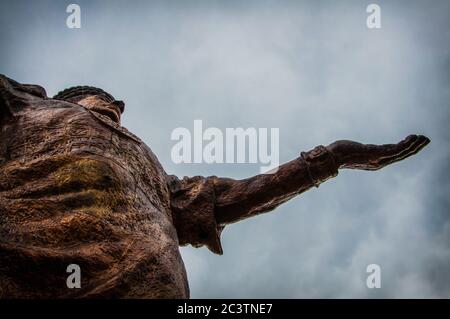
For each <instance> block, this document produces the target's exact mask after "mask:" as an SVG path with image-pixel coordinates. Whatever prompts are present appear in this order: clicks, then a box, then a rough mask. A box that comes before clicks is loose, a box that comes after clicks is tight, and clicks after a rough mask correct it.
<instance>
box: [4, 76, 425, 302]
mask: <svg viewBox="0 0 450 319" xmlns="http://www.w3.org/2000/svg"><path fill="white" fill-rule="evenodd" d="M123 111H124V103H123V102H122V101H116V100H115V99H114V98H113V97H112V96H111V95H110V94H108V93H106V92H104V91H103V90H101V89H98V88H93V87H86V86H84V87H74V88H70V89H67V90H64V91H62V92H60V93H58V94H57V95H56V96H54V97H53V98H48V97H47V95H46V93H45V90H44V89H43V88H42V87H40V86H37V85H26V84H20V83H17V82H16V81H14V80H11V79H9V78H7V77H5V76H3V75H1V76H0V128H1V129H0V296H1V297H3V298H80V297H83V298H126V297H131V298H132V297H135V298H187V297H189V288H188V282H187V278H186V273H185V268H184V264H183V261H182V259H181V257H180V253H179V245H187V244H191V245H193V246H195V247H199V246H202V245H205V246H207V247H208V248H209V249H210V250H211V251H212V252H214V253H216V254H222V248H221V244H220V233H221V231H222V229H223V228H224V227H225V226H226V225H228V224H232V223H235V222H237V221H240V220H242V219H245V218H249V217H252V216H256V215H258V214H261V213H265V212H268V211H271V210H273V209H274V208H276V207H277V206H278V205H280V204H282V203H284V202H285V201H287V200H289V199H290V198H292V197H294V196H296V195H298V194H300V193H302V192H304V191H306V190H308V189H310V188H311V187H313V186H318V185H319V184H320V183H322V182H324V181H326V180H327V179H329V178H331V177H334V176H336V175H337V174H338V169H343V168H348V169H361V170H378V169H380V168H382V167H384V166H386V165H389V164H392V163H394V162H397V161H400V160H403V159H405V158H407V157H409V156H411V155H413V154H416V153H417V152H419V151H420V150H421V149H422V148H423V147H424V146H425V145H427V144H428V143H429V139H428V138H426V137H425V136H421V135H410V136H408V137H407V138H406V139H404V140H403V141H401V142H400V143H398V144H387V145H365V144H360V143H357V142H352V141H337V142H334V143H332V144H330V145H328V146H326V147H325V146H318V147H316V148H314V149H313V150H311V151H309V152H303V153H301V155H300V156H299V158H297V159H294V160H292V161H290V162H288V163H286V164H284V165H282V166H280V167H279V169H278V171H277V172H276V173H274V174H261V175H257V176H254V177H252V178H248V179H243V180H234V179H229V178H220V177H216V176H211V177H201V176H196V177H185V178H183V179H181V180H180V179H178V178H177V177H176V176H171V175H168V174H167V173H166V172H165V171H164V169H163V167H162V166H161V164H160V163H159V162H158V159H157V158H156V156H155V155H154V154H153V153H152V151H151V150H150V149H149V148H148V147H147V146H146V145H145V144H144V143H143V142H142V141H141V140H140V139H139V138H137V137H136V136H135V135H133V134H132V133H130V132H129V131H127V130H126V129H125V128H123V127H121V126H120V117H121V114H122V113H123ZM70 264H77V265H79V266H80V268H81V274H82V276H81V283H82V285H81V288H80V289H69V288H68V287H67V286H66V279H67V276H68V274H67V273H66V269H67V266H68V265H70Z"/></svg>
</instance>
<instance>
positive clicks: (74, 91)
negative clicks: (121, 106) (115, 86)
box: [53, 86, 115, 102]
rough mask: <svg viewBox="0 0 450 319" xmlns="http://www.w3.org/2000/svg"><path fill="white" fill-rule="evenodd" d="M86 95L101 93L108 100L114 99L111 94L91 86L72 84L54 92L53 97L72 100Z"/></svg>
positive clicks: (112, 100)
mask: <svg viewBox="0 0 450 319" xmlns="http://www.w3.org/2000/svg"><path fill="white" fill-rule="evenodd" d="M88 95H101V96H102V97H103V98H104V99H106V100H107V101H108V102H114V101H115V99H114V97H113V96H112V95H111V94H109V93H107V92H105V91H103V90H102V89H99V88H96V87H93V86H73V87H71V88H68V89H65V90H63V91H60V92H58V94H56V95H55V96H54V97H53V98H54V99H56V100H63V101H69V102H74V101H78V100H80V99H81V98H82V97H84V96H88Z"/></svg>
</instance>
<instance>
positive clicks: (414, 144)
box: [379, 135, 430, 166]
mask: <svg viewBox="0 0 450 319" xmlns="http://www.w3.org/2000/svg"><path fill="white" fill-rule="evenodd" d="M405 141H406V140H405ZM408 142H409V143H411V144H409V145H406V148H404V149H403V150H401V151H400V152H399V153H397V154H395V155H393V156H386V157H383V158H381V159H380V161H379V164H380V165H381V166H385V165H388V164H392V163H395V162H398V161H401V160H403V159H405V158H407V157H410V156H412V155H415V154H417V153H418V152H420V151H421V150H422V149H423V148H424V147H425V146H426V145H427V144H428V143H430V140H429V139H428V138H427V137H426V136H423V135H417V136H416V138H410V139H409V141H408Z"/></svg>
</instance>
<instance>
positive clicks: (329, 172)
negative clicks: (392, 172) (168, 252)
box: [213, 135, 430, 225]
mask: <svg viewBox="0 0 450 319" xmlns="http://www.w3.org/2000/svg"><path fill="white" fill-rule="evenodd" d="M429 142H430V140H429V139H428V138H427V137H425V136H422V135H410V136H408V137H407V138H405V139H404V140H403V141H401V142H399V143H398V144H384V145H371V144H361V143H357V142H353V141H337V142H334V143H332V144H330V145H328V146H327V147H324V146H318V147H316V148H314V149H313V150H311V151H309V152H303V153H302V154H301V156H300V157H299V158H298V159H295V160H293V161H290V162H288V163H286V164H284V165H282V166H280V167H279V168H278V170H277V171H276V172H275V173H273V174H262V175H257V176H254V177H252V178H248V179H243V180H234V179H228V178H218V177H214V178H213V183H214V192H215V208H214V214H215V217H216V221H217V224H218V225H226V224H230V223H234V222H236V221H239V220H242V219H245V218H248V217H252V216H255V215H258V214H260V213H264V212H267V211H270V210H272V209H274V208H275V207H277V206H278V205H280V204H281V203H283V202H285V201H287V200H289V199H290V198H292V197H293V196H295V195H298V194H300V193H302V192H304V191H306V190H308V189H310V188H311V187H313V186H318V185H319V184H320V183H322V182H324V181H326V180H327V179H329V178H331V177H334V176H336V175H337V173H338V169H343V168H348V169H361V170H378V169H380V168H383V167H385V166H386V165H389V164H392V163H394V162H397V161H400V160H403V159H405V158H407V157H409V156H411V155H414V154H416V153H417V152H419V151H420V150H421V149H422V148H423V147H425V146H426V145H427V144H428V143H429Z"/></svg>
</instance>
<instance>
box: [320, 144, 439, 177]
mask: <svg viewBox="0 0 450 319" xmlns="http://www.w3.org/2000/svg"><path fill="white" fill-rule="evenodd" d="M429 142H430V140H429V139H428V138H427V137H425V136H423V135H409V136H408V137H407V138H405V139H404V140H403V141H401V142H399V143H398V144H383V145H372V144H361V143H358V142H353V141H336V142H334V143H332V144H330V145H329V146H327V149H328V150H329V151H331V152H332V153H333V154H334V156H335V160H336V162H337V165H338V166H339V168H351V169H362V170H371V171H373V170H378V169H380V168H383V167H385V166H387V165H389V164H392V163H394V162H398V161H401V160H403V159H405V158H407V157H409V156H411V155H414V154H416V153H418V152H419V151H420V150H421V149H422V148H424V147H425V146H426V145H427V144H428V143H429Z"/></svg>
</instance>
